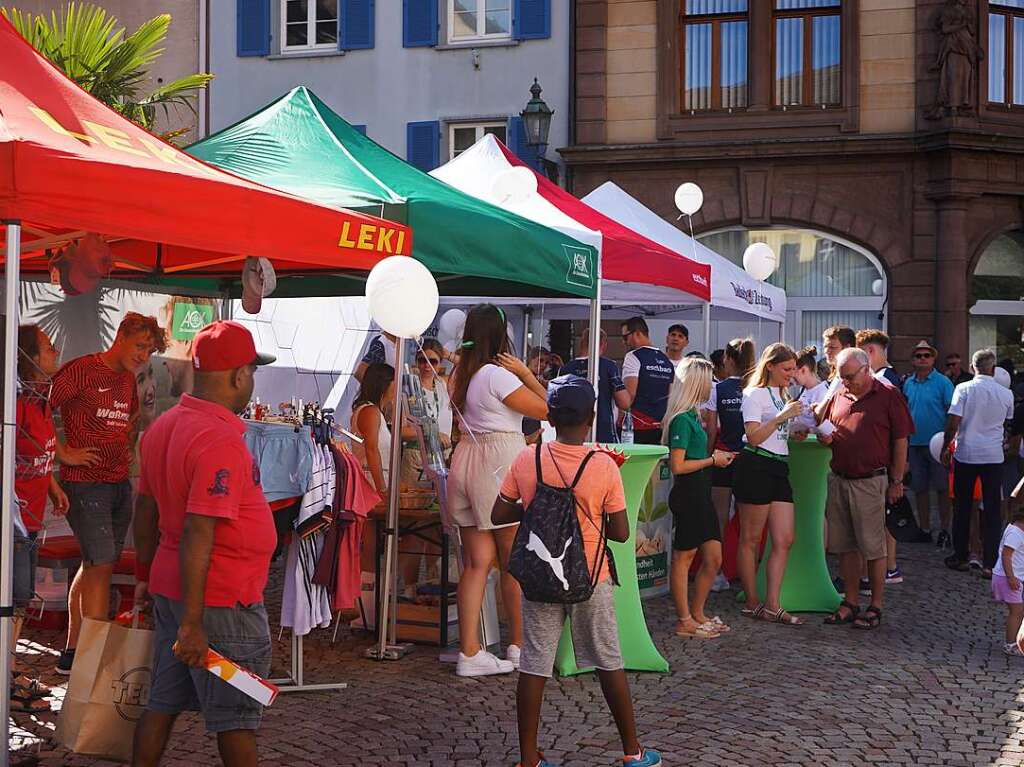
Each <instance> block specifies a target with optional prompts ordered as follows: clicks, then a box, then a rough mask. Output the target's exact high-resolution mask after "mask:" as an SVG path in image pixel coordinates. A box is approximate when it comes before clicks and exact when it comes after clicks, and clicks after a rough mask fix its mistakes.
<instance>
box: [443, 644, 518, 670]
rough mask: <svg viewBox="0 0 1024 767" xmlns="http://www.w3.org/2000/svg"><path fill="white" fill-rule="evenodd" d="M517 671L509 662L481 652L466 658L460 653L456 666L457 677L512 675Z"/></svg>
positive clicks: (483, 651) (485, 651)
mask: <svg viewBox="0 0 1024 767" xmlns="http://www.w3.org/2000/svg"><path fill="white" fill-rule="evenodd" d="M515 670H516V667H515V666H513V665H512V664H511V663H510V662H509V661H507V660H501V659H500V658H498V657H497V656H495V655H492V654H491V653H489V652H487V650H481V651H480V652H478V653H477V654H476V655H473V656H472V657H468V658H467V657H466V656H465V655H463V654H462V653H459V660H458V662H457V663H456V664H455V675H456V676H493V675H494V674H511V673H512V672H513V671H515Z"/></svg>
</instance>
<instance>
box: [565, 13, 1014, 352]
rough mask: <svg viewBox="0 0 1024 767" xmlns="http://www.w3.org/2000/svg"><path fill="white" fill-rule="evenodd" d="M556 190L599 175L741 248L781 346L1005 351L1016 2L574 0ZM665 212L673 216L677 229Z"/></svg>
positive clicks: (727, 248) (721, 244)
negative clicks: (696, 190)
mask: <svg viewBox="0 0 1024 767" xmlns="http://www.w3.org/2000/svg"><path fill="white" fill-rule="evenodd" d="M576 14H577V16H576V19H577V25H576V30H575V47H576V57H575V76H576V99H575V101H576V104H575V113H576V117H577V119H576V123H575V125H574V131H573V137H572V141H571V144H570V145H569V146H568V147H567V148H565V149H564V150H562V154H563V156H564V157H565V158H566V160H567V162H568V165H569V172H570V178H571V180H572V189H573V191H574V192H575V193H576V194H578V195H583V194H586V193H587V192H589V191H590V190H591V189H593V188H595V187H596V186H598V185H600V184H601V183H603V182H604V181H606V180H609V179H610V180H612V181H614V182H615V183H617V184H619V185H620V186H622V187H623V188H624V189H626V190H627V191H628V192H630V193H631V194H633V195H634V196H636V197H638V198H639V199H640V200H641V201H643V202H644V203H645V204H647V205H648V206H649V207H652V208H653V209H654V210H656V211H657V212H659V213H660V214H661V215H663V216H664V217H666V218H668V219H669V220H673V221H674V220H676V218H677V217H678V213H677V212H676V210H675V207H674V205H673V194H674V191H675V189H676V187H677V186H678V185H679V184H680V183H682V182H684V181H696V182H697V183H698V184H700V185H701V187H702V188H703V190H704V195H705V202H704V206H703V208H702V210H701V211H700V212H699V213H698V214H697V215H696V216H694V217H693V222H692V223H693V227H694V229H695V230H696V232H697V233H698V236H699V237H701V239H702V240H703V241H705V242H706V243H707V244H708V245H710V246H712V247H713V248H714V249H716V250H718V251H719V252H721V253H722V254H723V255H726V256H727V257H729V258H732V259H733V260H735V261H736V262H737V263H740V262H741V261H742V253H743V250H744V248H745V247H746V245H747V244H748V243H750V242H752V241H766V242H768V243H770V244H771V245H772V247H773V248H774V250H775V251H776V254H777V255H778V257H779V268H778V270H777V272H776V274H775V275H773V276H772V277H771V278H770V279H771V281H772V282H773V283H775V284H778V285H780V286H782V287H784V288H785V289H786V291H787V294H788V304H789V308H790V312H789V316H788V318H787V320H788V321H787V340H788V341H790V342H791V343H793V344H801V345H802V344H804V343H808V342H817V343H818V344H819V345H820V332H821V329H822V328H824V327H827V326H828V325H831V324H834V323H836V322H842V323H846V324H849V325H852V326H854V327H871V326H879V325H881V326H883V327H885V328H887V330H888V332H889V333H890V335H891V336H892V337H893V339H894V348H893V350H892V352H891V357H892V358H893V359H894V360H896V361H897V362H898V363H902V364H903V365H904V366H905V365H906V361H907V358H908V352H909V349H910V347H912V346H913V345H914V344H915V343H916V342H917V341H918V340H919V339H921V338H929V339H932V340H933V342H934V343H935V344H936V345H937V346H938V347H939V349H940V353H941V354H945V353H948V352H954V351H955V352H960V353H968V352H969V351H970V350H973V349H976V348H979V347H981V346H993V347H996V348H997V350H998V353H999V356H1000V357H1011V358H1014V359H1015V361H1016V362H1017V364H1018V365H1020V364H1021V363H1024V355H1022V353H1021V343H1022V339H1021V334H1022V326H1021V318H1022V316H1024V208H1022V200H1024V0H658V1H655V0H577V3H576ZM682 223H683V222H680V225H682Z"/></svg>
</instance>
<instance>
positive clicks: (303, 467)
mask: <svg viewBox="0 0 1024 767" xmlns="http://www.w3.org/2000/svg"><path fill="white" fill-rule="evenodd" d="M245 426H246V428H245V444H246V446H247V447H248V448H249V452H250V453H252V457H253V458H255V459H256V463H257V465H259V467H260V487H262V488H263V495H264V496H265V497H266V499H267V501H269V502H273V501H281V500H284V499H285V498H301V497H302V496H303V495H305V493H306V490H307V489H308V488H309V485H310V482H312V479H313V438H312V434H311V432H310V428H309V427H308V426H303V427H302V428H301V429H299V430H298V431H296V429H295V427H294V426H288V425H287V424H273V423H251V422H250V423H246V425H245Z"/></svg>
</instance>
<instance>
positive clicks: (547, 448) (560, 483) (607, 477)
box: [501, 442, 626, 582]
mask: <svg viewBox="0 0 1024 767" xmlns="http://www.w3.org/2000/svg"><path fill="white" fill-rule="evenodd" d="M589 452H591V448H588V447H584V446H582V445H564V444H562V443H561V442H546V443H545V444H544V445H543V446H542V447H541V453H540V456H541V457H540V461H541V463H540V468H541V472H542V473H543V475H544V482H545V484H548V485H551V486H552V487H566V486H567V485H571V484H572V481H573V478H574V477H575V476H576V472H577V471H578V470H579V468H580V463H581V462H582V461H583V459H584V458H585V457H586V455H587V453H589ZM536 453H537V448H536V446H533V445H531V446H529V447H527V448H525V449H524V450H523V451H522V452H521V453H520V454H519V455H517V456H516V459H515V460H514V461H513V462H512V465H511V466H510V467H509V470H508V473H507V474H506V475H505V480H504V482H502V484H501V494H502V495H503V496H504V497H505V498H507V499H508V500H510V501H516V500H520V499H522V502H523V506H524V507H525V506H529V505H530V501H532V500H533V496H534V495H535V494H536V493H537V463H536V461H537V459H536ZM555 461H557V462H558V466H557V468H556V466H555ZM576 500H577V501H578V502H579V505H578V506H577V507H576V514H577V516H579V520H580V531H581V532H582V534H583V548H584V550H585V551H586V553H587V565H588V566H589V567H590V568H591V569H592V568H593V567H594V563H595V562H596V561H597V560H598V558H599V557H600V545H601V515H602V514H614V513H615V512H617V511H624V510H625V508H626V495H625V492H624V491H623V489H622V477H621V476H620V475H619V467H618V466H617V465H616V464H615V461H614V460H613V459H612V458H611V456H609V455H607V454H605V453H600V452H599V453H597V454H596V455H595V456H594V457H593V458H591V459H590V462H589V463H587V468H586V469H584V470H583V476H582V477H580V481H579V483H578V484H577V485H576ZM580 506H582V507H583V508H580ZM610 572H611V571H610V570H609V568H608V559H607V557H606V558H605V559H604V561H603V562H602V565H601V574H600V576H599V577H598V582H601V581H603V580H604V579H605V578H607V577H608V576H609V574H610Z"/></svg>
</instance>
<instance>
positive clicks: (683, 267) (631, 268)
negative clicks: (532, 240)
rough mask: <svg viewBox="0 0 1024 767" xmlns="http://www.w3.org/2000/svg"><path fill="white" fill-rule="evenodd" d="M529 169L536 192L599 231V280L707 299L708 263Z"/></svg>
mask: <svg viewBox="0 0 1024 767" xmlns="http://www.w3.org/2000/svg"><path fill="white" fill-rule="evenodd" d="M496 143H497V144H498V146H499V147H500V148H501V151H502V153H503V154H504V155H505V159H506V160H508V163H509V164H510V165H520V166H522V167H524V168H529V166H528V165H527V164H526V163H524V162H523V161H522V160H520V159H519V157H517V156H516V155H515V153H514V152H512V150H510V149H509V148H508V147H507V146H505V145H504V144H503V143H501V142H500V141H498V142H496ZM530 170H531V171H533V174H534V175H535V176H536V177H537V193H538V194H539V195H540V196H541V197H543V198H544V199H545V200H547V201H548V202H550V203H551V204H552V205H554V206H555V207H556V208H558V209H559V210H561V211H562V212H563V213H565V214H566V215H567V216H569V218H571V219H573V220H575V221H576V222H577V223H579V224H581V225H582V226H584V227H586V228H587V229H593V230H596V231H599V232H601V234H602V235H603V244H602V247H601V277H602V278H603V279H606V280H619V281H622V282H642V283H647V284H650V285H664V286H665V287H670V288H676V289H678V290H682V291H685V292H686V293H689V294H690V295H692V296H696V297H697V298H699V299H700V300H701V301H710V300H711V267H710V266H708V265H707V264H702V263H699V262H697V261H692V260H690V259H689V258H686V257H685V256H682V255H680V254H679V253H676V252H675V251H673V250H670V249H669V248H666V247H664V246H663V245H659V244H658V243H656V242H654V240H649V239H647V238H646V237H644V236H643V235H641V234H637V233H636V232H634V231H633V230H632V229H629V228H628V227H625V226H623V225H622V224H620V223H618V222H617V221H614V220H613V219H610V218H608V216H606V215H604V214H603V213H600V212H598V211H596V210H594V209H593V208H591V207H590V206H589V205H587V204H586V203H585V202H583V201H582V200H579V199H577V198H576V197H573V196H572V195H571V194H569V192H567V191H565V190H564V189H562V188H561V187H560V186H558V185H557V184H555V183H554V182H552V181H550V180H549V179H547V178H546V177H544V176H542V175H541V174H539V173H537V171H535V170H534V169H533V168H530Z"/></svg>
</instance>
